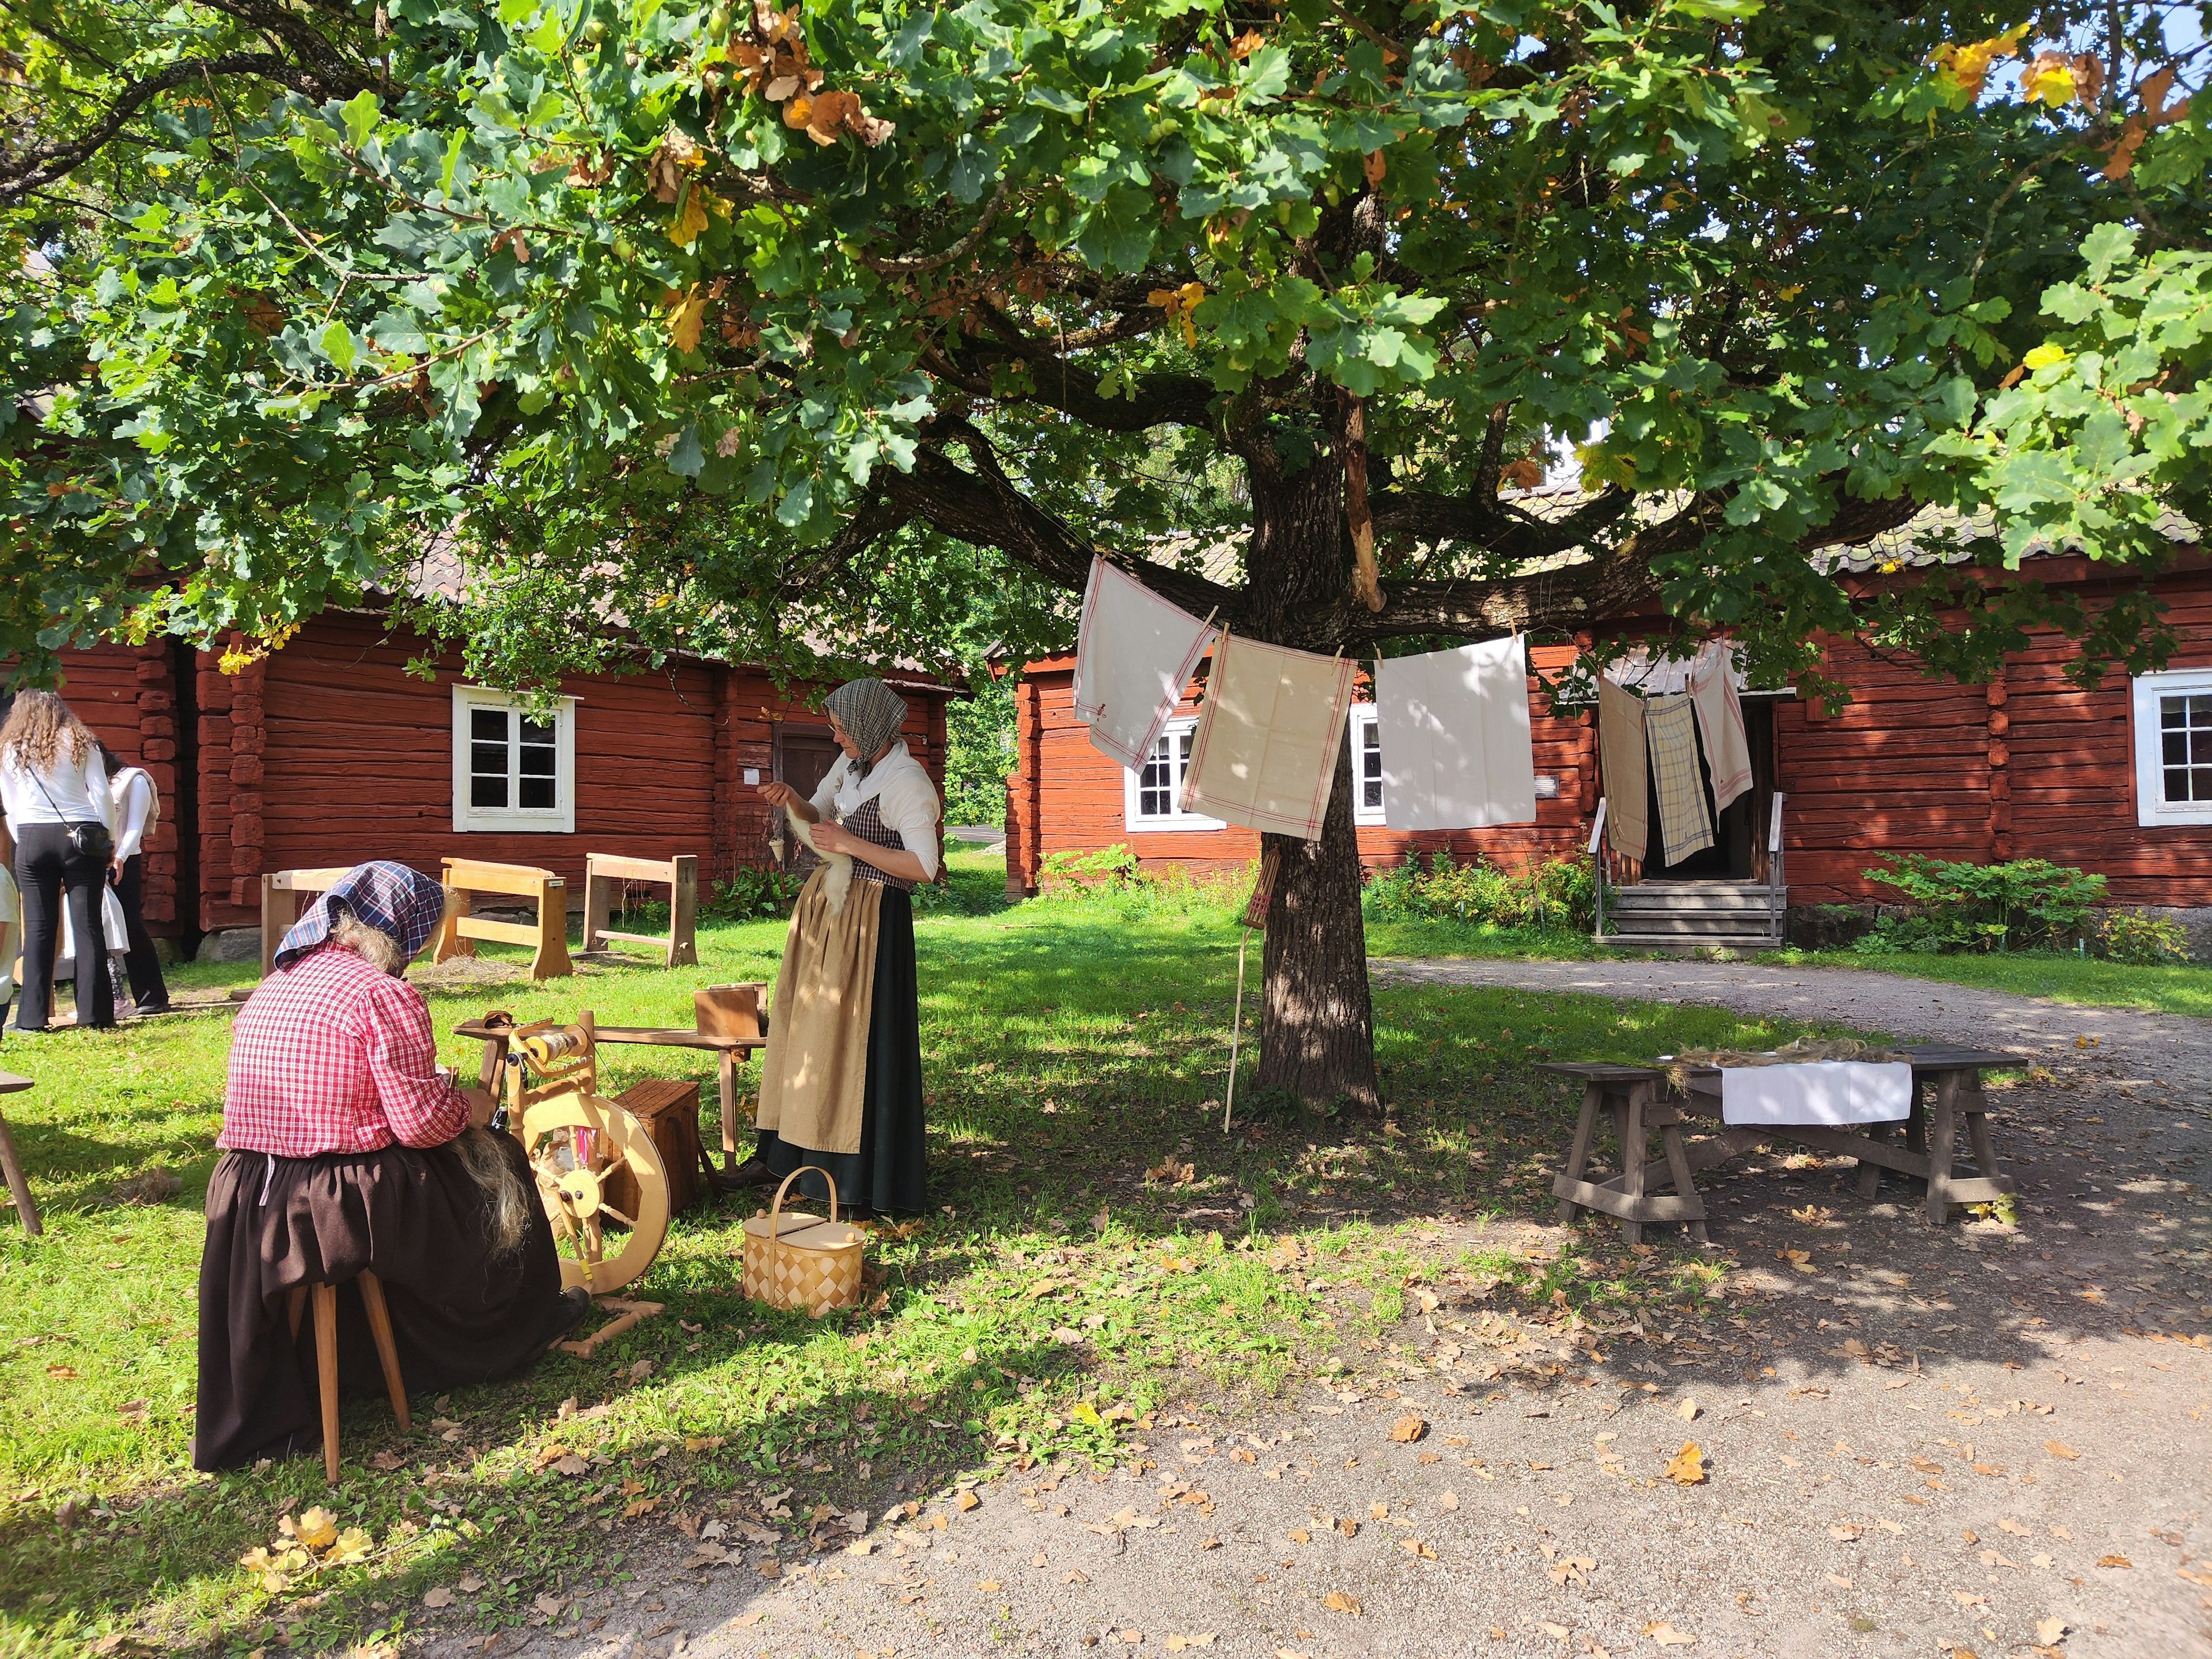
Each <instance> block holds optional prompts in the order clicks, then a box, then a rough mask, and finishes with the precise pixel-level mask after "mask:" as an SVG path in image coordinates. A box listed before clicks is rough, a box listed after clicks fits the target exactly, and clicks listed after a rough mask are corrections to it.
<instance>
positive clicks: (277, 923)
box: [261, 864, 353, 979]
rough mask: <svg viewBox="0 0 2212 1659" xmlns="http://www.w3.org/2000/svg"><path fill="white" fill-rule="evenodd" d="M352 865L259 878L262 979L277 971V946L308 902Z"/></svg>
mask: <svg viewBox="0 0 2212 1659" xmlns="http://www.w3.org/2000/svg"><path fill="white" fill-rule="evenodd" d="M352 868H353V866H351V865H349V864H340V865H335V866H331V867H330V868H327V869H322V870H274V871H271V872H269V873H268V874H267V875H265V876H264V877H262V878H261V977H262V978H264V979H267V978H268V977H269V975H271V974H273V973H275V972H276V947H277V946H278V945H282V944H283V942H284V935H285V934H287V933H290V932H291V931H292V924H293V923H294V922H295V921H299V919H300V912H301V910H302V909H304V908H306V905H307V900H309V899H311V898H313V897H314V896H316V895H318V894H319V893H327V892H329V891H330V890H331V888H333V887H335V886H337V884H338V883H339V882H340V881H341V880H343V878H344V877H345V874H346V872H348V871H349V870H351V869H352Z"/></svg>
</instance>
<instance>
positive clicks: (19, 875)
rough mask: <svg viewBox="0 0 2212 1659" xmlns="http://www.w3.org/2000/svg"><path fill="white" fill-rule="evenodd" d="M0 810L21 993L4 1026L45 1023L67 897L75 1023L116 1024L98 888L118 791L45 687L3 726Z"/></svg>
mask: <svg viewBox="0 0 2212 1659" xmlns="http://www.w3.org/2000/svg"><path fill="white" fill-rule="evenodd" d="M0 809H4V810H5V811H6V812H7V815H8V824H9V829H11V830H12V831H13V832H14V834H15V884H16V885H17V886H18V887H19V888H21V890H22V898H23V1000H22V1001H21V1004H20V1005H19V1006H17V1008H16V1010H15V1024H13V1025H11V1026H10V1027H9V1030H10V1031H11V1032H21V1033H29V1032H37V1031H43V1030H46V1021H47V1018H49V1016H50V1015H51V1014H52V1012H53V971H54V969H53V963H54V945H55V943H56V936H57V935H58V933H60V931H61V914H62V905H63V904H64V902H67V904H68V905H69V907H70V932H71V933H73V934H74V936H75V938H76V1018H77V1024H79V1025H90V1026H112V1025H113V1024H115V1005H114V1000H113V993H112V989H111V988H110V987H109V984H108V979H107V933H106V927H105V925H104V924H103V922H102V921H101V918H100V884H102V883H103V882H105V881H106V879H107V878H108V874H109V872H110V871H111V869H112V867H113V853H114V848H115V799H114V797H113V796H112V794H110V793H108V788H107V776H106V772H105V770H104V769H102V768H101V766H100V752H99V745H98V744H97V743H96V742H95V741H94V738H93V735H92V733H91V732H89V731H88V730H86V728H85V726H84V722H83V721H82V720H78V719H77V717H76V715H75V714H71V713H70V709H69V705H68V704H67V703H65V702H63V701H62V700H61V699H60V698H59V697H58V696H54V694H53V693H52V692H51V691H21V692H18V693H17V694H16V696H15V707H14V708H11V709H10V710H9V714H8V723H7V725H6V726H0ZM118 873H119V872H118Z"/></svg>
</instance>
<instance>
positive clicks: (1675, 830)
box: [1644, 696, 1713, 864]
mask: <svg viewBox="0 0 2212 1659" xmlns="http://www.w3.org/2000/svg"><path fill="white" fill-rule="evenodd" d="M1644 737H1645V738H1646V739H1647V740H1648V741H1649V742H1650V745H1651V780H1652V782H1653V783H1654V784H1655V785H1656V787H1657V793H1658V796H1659V840H1660V845H1661V847H1662V855H1661V861H1662V863H1665V864H1680V862H1681V861H1682V860H1684V859H1686V858H1687V857H1689V856H1690V854H1692V853H1698V852H1702V851H1704V850H1705V848H1708V847H1711V845H1712V844H1713V818H1712V814H1711V812H1709V811H1706V810H1705V773H1704V772H1703V770H1702V769H1700V768H1699V765H1698V716H1697V711H1696V710H1695V709H1694V708H1692V707H1691V703H1690V699H1689V698H1688V697H1687V696H1672V697H1655V698H1653V699H1651V700H1650V702H1647V703H1645V704H1644Z"/></svg>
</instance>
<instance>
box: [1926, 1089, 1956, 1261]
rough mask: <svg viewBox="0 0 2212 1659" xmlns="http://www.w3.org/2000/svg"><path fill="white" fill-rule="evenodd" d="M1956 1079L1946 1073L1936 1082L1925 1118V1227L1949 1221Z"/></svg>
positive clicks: (1954, 1133) (1954, 1148)
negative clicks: (1926, 1154)
mask: <svg viewBox="0 0 2212 1659" xmlns="http://www.w3.org/2000/svg"><path fill="white" fill-rule="evenodd" d="M1958 1102H1959V1079H1958V1074H1957V1073H1952V1072H1947V1073H1944V1074H1943V1075H1942V1077H1940V1078H1938V1079H1936V1103H1935V1105H1934V1107H1933V1108H1932V1109H1930V1110H1929V1114H1928V1225H1929V1226H1931V1227H1941V1226H1942V1225H1944V1224H1945V1223H1946V1222H1948V1220H1949V1219H1950V1218H1951V1158H1952V1154H1953V1153H1954V1152H1955V1151H1956V1150H1957V1146H1958V1139H1959V1137H1958Z"/></svg>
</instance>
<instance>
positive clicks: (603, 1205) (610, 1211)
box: [599, 1199, 642, 1231]
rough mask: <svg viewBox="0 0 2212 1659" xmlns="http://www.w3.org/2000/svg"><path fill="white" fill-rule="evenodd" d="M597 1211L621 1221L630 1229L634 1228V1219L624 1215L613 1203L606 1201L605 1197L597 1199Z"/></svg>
mask: <svg viewBox="0 0 2212 1659" xmlns="http://www.w3.org/2000/svg"><path fill="white" fill-rule="evenodd" d="M641 1207H642V1206H641ZM599 1213H600V1214H601V1215H604V1216H611V1217H613V1218H615V1219H616V1220H617V1221H619V1222H621V1223H622V1225H623V1226H625V1227H628V1228H629V1229H631V1230H632V1231H635V1230H636V1227H637V1223H636V1222H635V1220H633V1219H632V1218H630V1217H629V1216H626V1215H624V1214H623V1212H621V1211H620V1210H617V1208H615V1206H613V1205H611V1204H610V1203H608V1202H607V1201H606V1200H605V1199H601V1200H599Z"/></svg>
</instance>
